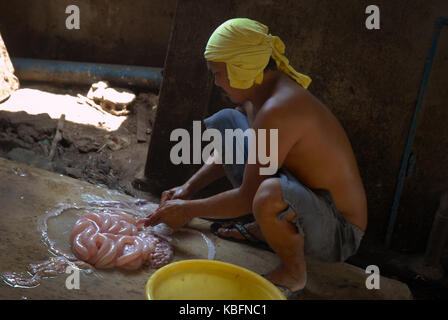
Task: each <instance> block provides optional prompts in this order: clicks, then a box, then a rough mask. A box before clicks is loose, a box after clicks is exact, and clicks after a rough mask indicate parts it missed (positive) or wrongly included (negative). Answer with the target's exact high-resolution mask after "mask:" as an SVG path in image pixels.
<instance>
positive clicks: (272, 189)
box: [252, 178, 288, 220]
mask: <svg viewBox="0 0 448 320" xmlns="http://www.w3.org/2000/svg"><path fill="white" fill-rule="evenodd" d="M287 207H288V204H287V203H286V202H285V201H284V200H283V196H282V189H281V186H280V182H279V180H278V178H269V179H266V180H264V181H263V182H262V183H261V184H260V186H259V187H258V190H257V193H256V194H255V197H254V200H253V202H252V212H253V214H254V216H255V218H256V219H257V220H263V219H266V218H272V217H275V218H276V217H277V215H278V214H279V213H280V212H282V211H283V210H285V209H286V208H287Z"/></svg>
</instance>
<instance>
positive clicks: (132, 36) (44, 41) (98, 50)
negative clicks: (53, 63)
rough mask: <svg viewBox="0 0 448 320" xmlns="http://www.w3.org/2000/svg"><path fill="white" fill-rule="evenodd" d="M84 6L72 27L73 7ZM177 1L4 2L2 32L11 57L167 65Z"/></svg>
mask: <svg viewBox="0 0 448 320" xmlns="http://www.w3.org/2000/svg"><path fill="white" fill-rule="evenodd" d="M71 4H75V5H77V6H78V7H79V9H80V20H81V23H80V29H79V30H68V29H67V28H66V26H65V20H66V19H67V17H68V16H69V15H68V14H66V13H65V9H66V7H67V6H69V5H71ZM175 5H176V0H163V1H148V0H129V1H122V0H57V1H53V0H37V1H36V0H15V1H0V32H1V33H2V35H3V38H4V40H5V42H6V44H7V46H8V51H9V53H10V55H11V56H13V57H14V56H16V57H26V58H41V59H58V60H72V61H88V62H103V63H118V64H129V65H141V66H154V67H162V66H163V63H164V59H165V53H166V50H167V47H168V41H169V35H170V28H171V23H172V20H173V17H174V11H175Z"/></svg>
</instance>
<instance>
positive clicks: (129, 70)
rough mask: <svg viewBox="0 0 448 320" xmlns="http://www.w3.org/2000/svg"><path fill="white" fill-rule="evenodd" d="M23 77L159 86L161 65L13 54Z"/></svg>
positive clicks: (49, 80)
mask: <svg viewBox="0 0 448 320" xmlns="http://www.w3.org/2000/svg"><path fill="white" fill-rule="evenodd" d="M11 60H12V64H13V65H14V69H15V72H16V75H17V77H18V78H19V79H20V80H29V81H42V82H56V83H66V84H80V85H91V84H92V83H94V82H98V81H101V80H103V81H104V80H106V81H110V82H111V83H114V84H119V85H125V86H137V87H149V88H152V89H159V87H160V83H161V82H162V74H161V71H162V69H161V68H153V67H140V66H128V65H116V64H101V63H88V62H73V61H59V60H40V59H25V58H13V59H11Z"/></svg>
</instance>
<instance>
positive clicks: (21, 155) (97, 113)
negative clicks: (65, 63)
mask: <svg viewBox="0 0 448 320" xmlns="http://www.w3.org/2000/svg"><path fill="white" fill-rule="evenodd" d="M88 90H89V88H84V87H81V88H79V87H56V86H54V85H48V84H42V83H40V84H35V83H26V84H22V85H21V89H20V90H18V91H16V92H14V93H13V95H12V96H11V97H10V98H9V99H8V100H6V101H4V102H3V103H0V157H4V158H7V159H10V160H14V161H17V162H23V163H27V164H30V165H32V166H35V167H39V168H42V169H46V170H50V171H54V172H58V173H60V174H63V175H67V176H70V177H73V178H76V179H80V180H84V181H87V182H90V183H92V184H97V185H104V186H107V187H108V188H110V189H115V190H119V191H121V192H124V193H126V194H129V195H132V196H136V197H138V196H141V195H142V193H141V191H139V190H137V189H135V188H134V187H133V185H132V182H133V181H134V180H135V178H136V176H137V175H138V174H142V173H143V170H144V166H145V162H146V155H147V150H148V144H149V140H150V137H151V134H150V133H151V124H152V121H154V115H155V111H156V103H157V95H156V94H155V93H153V92H134V93H135V94H136V96H137V98H136V100H135V101H134V102H133V103H132V104H131V105H129V106H128V109H129V111H130V113H129V114H128V115H127V116H115V115H112V114H110V113H108V112H106V111H104V110H100V109H99V108H98V107H97V106H96V108H95V107H93V106H91V105H89V104H87V103H85V100H83V99H84V98H85V97H86V95H87V92H88ZM79 95H80V96H82V99H80V96H79ZM62 113H64V115H65V121H64V122H63V129H62V139H61V140H60V141H59V143H57V146H56V149H55V155H54V158H53V159H52V160H50V159H49V156H50V153H51V147H52V143H53V140H54V138H55V135H56V128H57V125H58V120H59V118H60V115H61V114H62ZM138 118H140V119H142V118H143V119H146V120H147V121H146V122H145V128H139V127H141V126H142V122H141V121H140V122H139V121H138V120H137V119H138ZM138 129H139V130H140V136H139V140H140V141H138V139H137V130H138ZM142 130H143V132H144V133H143V134H142V133H141V132H142ZM142 135H143V138H142ZM145 196H146V198H147V197H148V194H145Z"/></svg>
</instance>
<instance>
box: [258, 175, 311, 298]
mask: <svg viewBox="0 0 448 320" xmlns="http://www.w3.org/2000/svg"><path fill="white" fill-rule="evenodd" d="M287 208H288V204H287V203H286V202H285V201H284V200H283V197H282V190H281V185H280V182H279V180H278V179H277V178H270V179H267V180H265V181H263V182H262V183H261V184H260V186H259V188H258V190H257V193H256V195H255V198H254V202H253V207H252V210H253V213H254V216H255V220H256V221H257V222H258V224H259V226H260V229H261V231H262V233H263V235H264V238H265V240H266V242H267V243H268V244H269V246H270V247H271V248H272V249H273V250H274V251H275V252H276V253H277V255H278V256H279V257H280V260H281V261H282V264H281V265H280V266H279V267H278V268H277V269H275V270H273V271H272V272H271V273H269V274H267V275H265V277H266V278H267V279H268V280H270V281H271V282H273V283H274V284H279V285H283V286H286V287H288V288H289V289H290V290H292V291H297V290H300V289H303V288H304V287H305V284H306V279H307V278H306V262H305V254H304V238H303V236H302V235H300V234H299V232H298V230H297V228H296V226H295V225H294V224H293V223H292V222H291V221H292V220H293V218H294V216H295V213H294V212H293V211H292V212H291V213H290V214H289V215H288V216H286V217H285V219H283V220H281V221H280V220H279V219H278V215H279V214H280V213H281V212H283V211H284V210H285V209H287Z"/></svg>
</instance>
